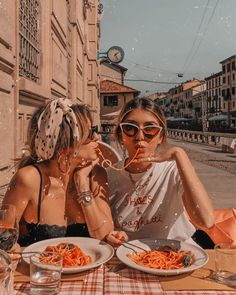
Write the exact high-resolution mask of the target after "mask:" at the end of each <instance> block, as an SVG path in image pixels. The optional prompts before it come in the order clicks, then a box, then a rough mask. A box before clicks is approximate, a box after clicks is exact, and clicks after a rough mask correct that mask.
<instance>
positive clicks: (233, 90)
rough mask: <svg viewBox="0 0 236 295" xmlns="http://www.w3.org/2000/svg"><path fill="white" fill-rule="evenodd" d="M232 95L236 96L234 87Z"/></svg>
mask: <svg viewBox="0 0 236 295" xmlns="http://www.w3.org/2000/svg"><path fill="white" fill-rule="evenodd" d="M232 95H235V87H232Z"/></svg>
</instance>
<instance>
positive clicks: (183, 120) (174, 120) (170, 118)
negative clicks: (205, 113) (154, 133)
mask: <svg viewBox="0 0 236 295" xmlns="http://www.w3.org/2000/svg"><path fill="white" fill-rule="evenodd" d="M166 120H167V121H170V122H185V121H192V119H190V118H175V117H168V118H166Z"/></svg>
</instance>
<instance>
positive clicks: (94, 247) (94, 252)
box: [23, 237, 114, 273]
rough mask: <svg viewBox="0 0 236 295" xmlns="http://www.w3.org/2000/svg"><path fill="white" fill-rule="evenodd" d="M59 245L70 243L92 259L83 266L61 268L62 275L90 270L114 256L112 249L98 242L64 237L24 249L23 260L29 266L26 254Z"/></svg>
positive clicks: (44, 241)
mask: <svg viewBox="0 0 236 295" xmlns="http://www.w3.org/2000/svg"><path fill="white" fill-rule="evenodd" d="M59 243H72V244H74V245H77V246H78V247H79V248H81V250H82V251H83V252H84V254H85V255H89V256H90V257H91V258H92V262H91V263H89V264H87V265H84V266H76V267H63V269H62V272H63V273H77V272H82V271H85V270H89V269H92V268H94V267H97V266H99V265H101V264H103V263H105V262H107V261H108V260H110V259H111V258H112V256H113V255H114V249H113V247H112V246H110V245H108V244H107V243H105V242H102V241H100V240H96V239H92V238H79V237H78V238H77V237H66V238H55V239H48V240H43V241H40V242H37V243H34V244H32V245H30V246H28V247H26V248H25V249H24V250H23V253H25V255H23V259H24V261H25V262H26V263H28V264H29V263H30V258H29V257H30V255H29V254H27V253H26V252H31V251H33V252H42V251H43V250H45V248H46V247H47V246H55V245H57V244H59Z"/></svg>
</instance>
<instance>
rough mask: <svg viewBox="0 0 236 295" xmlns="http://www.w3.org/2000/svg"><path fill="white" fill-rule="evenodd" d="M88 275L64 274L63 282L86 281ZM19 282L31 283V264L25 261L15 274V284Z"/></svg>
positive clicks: (84, 273) (20, 264)
mask: <svg viewBox="0 0 236 295" xmlns="http://www.w3.org/2000/svg"><path fill="white" fill-rule="evenodd" d="M87 273H88V271H86V272H83V273H74V274H62V277H61V281H84V280H85V278H86V274H87ZM19 282H26V283H29V282H30V269H29V264H27V263H26V262H25V261H22V262H21V263H19V264H18V266H17V268H16V270H15V272H14V283H19Z"/></svg>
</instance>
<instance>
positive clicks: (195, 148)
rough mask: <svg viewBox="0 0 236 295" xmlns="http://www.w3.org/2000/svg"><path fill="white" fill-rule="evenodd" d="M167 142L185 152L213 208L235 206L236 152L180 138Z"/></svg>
mask: <svg viewBox="0 0 236 295" xmlns="http://www.w3.org/2000/svg"><path fill="white" fill-rule="evenodd" d="M169 143H170V144H173V145H176V146H180V147H182V148H183V149H184V150H185V151H186V152H187V154H188V156H189V157H190V159H191V162H192V164H193V166H194V168H195V170H196V172H197V174H198V176H199V177H200V179H201V181H202V183H203V184H204V186H205V188H206V189H207V191H208V193H209V195H210V197H211V199H212V202H213V206H214V207H215V208H227V207H234V208H236V154H229V153H223V152H221V150H220V149H219V148H216V147H212V146H208V145H203V144H196V143H189V142H183V141H180V140H173V139H169Z"/></svg>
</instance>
